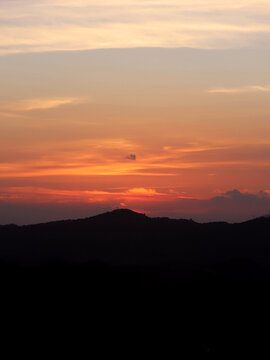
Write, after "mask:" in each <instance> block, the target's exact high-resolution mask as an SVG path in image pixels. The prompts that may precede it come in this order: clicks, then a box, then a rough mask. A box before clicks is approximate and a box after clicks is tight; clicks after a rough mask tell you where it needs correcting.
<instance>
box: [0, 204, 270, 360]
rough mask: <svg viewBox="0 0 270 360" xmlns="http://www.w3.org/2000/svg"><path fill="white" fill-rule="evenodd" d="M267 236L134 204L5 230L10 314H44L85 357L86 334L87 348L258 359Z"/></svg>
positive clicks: (265, 300)
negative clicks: (155, 213) (147, 211)
mask: <svg viewBox="0 0 270 360" xmlns="http://www.w3.org/2000/svg"><path fill="white" fill-rule="evenodd" d="M269 233H270V218H268V217H263V218H258V219H254V220H251V221H247V222H244V223H240V224H228V223H225V222H220V223H206V224H199V223H196V222H194V221H192V220H176V219H169V218H150V217H148V216H146V215H144V214H140V213H136V212H134V211H131V210H128V209H119V210H115V211H112V212H108V213H105V214H101V215H97V216H94V217H90V218H86V219H78V220H66V221H56V222H51V223H44V224H37V225H28V226H17V225H6V226H0V276H1V277H0V291H1V301H2V302H3V301H4V300H5V299H6V303H5V305H2V309H3V312H4V310H5V312H6V313H7V314H13V313H15V314H16V315H15V316H16V318H17V319H18V318H19V315H21V314H25V319H24V320H23V322H22V324H25V323H28V322H29V314H31V313H33V317H34V318H36V314H37V313H38V314H40V310H41V309H42V313H44V317H43V320H42V322H41V324H43V323H44V322H45V323H46V320H47V319H46V318H48V319H50V322H49V323H48V328H49V329H50V334H52V333H54V332H55V337H56V339H57V341H59V338H60V334H61V335H62V336H63V338H64V343H63V344H64V345H63V347H62V349H64V350H65V349H66V350H67V349H68V346H69V345H67V343H68V344H69V343H70V344H74V343H76V344H80V345H76V350H75V353H77V354H78V351H79V350H78V349H81V341H82V339H85V343H84V351H90V350H91V352H93V351H94V349H95V348H96V350H97V351H99V352H100V351H101V349H104V348H105V349H106V350H107V352H109V354H110V353H111V352H112V349H114V350H115V351H117V353H119V351H120V352H122V353H124V355H125V356H128V357H132V355H134V356H136V357H138V356H141V355H142V354H144V355H146V356H156V355H157V354H159V355H160V356H162V357H164V358H167V357H172V356H174V354H177V355H179V356H180V357H181V356H184V358H191V357H189V356H193V357H194V356H195V357H196V356H197V357H198V356H200V357H203V358H213V357H214V356H217V358H223V356H224V357H226V358H228V357H229V356H231V355H232V354H233V355H236V356H238V357H239V358H241V357H243V356H244V355H245V356H246V355H247V354H248V355H252V356H253V357H258V356H259V357H262V356H265V355H266V354H267V353H268V354H269V349H268V332H267V330H266V331H265V330H264V327H263V325H262V321H261V319H263V321H266V322H267V321H268V318H269V317H268V313H269V311H268V308H269V301H270V297H269V295H268V288H269V280H270V241H269ZM36 307H37V308H38V310H35V311H33V309H35V308H36ZM18 308H19V309H22V310H21V312H20V314H19V315H18V311H17V309H18ZM7 309H10V310H9V312H7ZM46 309H47V312H46ZM52 314H53V315H52ZM55 319H60V320H58V327H56V328H55V327H54V324H55ZM10 321H11V320H10V315H9V317H8V323H10ZM35 328H36V327H34V329H35ZM59 329H61V330H59ZM22 333H23V331H21V334H22ZM98 334H100V335H98ZM32 339H35V337H33V338H32ZM89 349H90V350H89ZM64 350H63V351H64Z"/></svg>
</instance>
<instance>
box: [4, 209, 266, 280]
mask: <svg viewBox="0 0 270 360" xmlns="http://www.w3.org/2000/svg"><path fill="white" fill-rule="evenodd" d="M269 230H270V219H269V218H268V217H262V218H258V219H254V220H251V221H247V222H244V223H240V224H228V223H205V224H199V223H196V222H194V221H192V220H176V219H169V218H149V217H147V216H146V215H145V214H140V213H136V212H134V211H131V210H128V209H118V210H114V211H112V212H108V213H104V214H101V215H97V216H93V217H90V218H86V219H78V220H66V221H56V222H51V223H44V224H37V225H28V226H16V225H7V226H1V227H0V238H1V241H0V260H2V261H4V262H8V263H13V264H24V265H39V264H46V263H48V262H51V261H56V262H57V261H61V262H66V263H69V264H70V263H75V264H83V263H86V262H89V261H95V262H101V263H104V264H108V265H117V266H147V267H154V266H156V267H160V266H162V267H169V268H174V269H176V270H177V271H178V272H181V271H182V272H183V273H185V274H186V275H187V274H189V275H190V276H191V274H193V275H194V274H195V273H196V274H197V275H198V276H203V275H206V274H208V275H209V274H213V275H215V274H216V273H217V271H218V272H219V271H221V269H223V270H222V272H224V269H225V268H226V266H227V267H228V276H235V277H237V276H248V277H249V276H253V275H254V276H256V275H257V273H253V270H255V269H256V271H258V269H261V271H262V272H265V274H267V273H268V271H269V267H270V261H269V260H270V243H269V241H268V234H269ZM236 264H239V266H238V270H237V269H236ZM240 264H241V266H240ZM248 266H249V267H250V270H248V269H247V267H248ZM229 268H231V269H232V270H230V269H229ZM230 271H232V274H230ZM245 272H246V273H245ZM260 275H261V273H260Z"/></svg>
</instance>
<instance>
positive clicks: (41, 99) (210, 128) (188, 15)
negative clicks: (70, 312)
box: [0, 0, 270, 224]
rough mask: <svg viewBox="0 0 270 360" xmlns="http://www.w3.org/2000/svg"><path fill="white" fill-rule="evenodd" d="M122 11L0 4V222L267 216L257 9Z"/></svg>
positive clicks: (265, 90) (240, 4) (269, 90)
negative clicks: (130, 214)
mask: <svg viewBox="0 0 270 360" xmlns="http://www.w3.org/2000/svg"><path fill="white" fill-rule="evenodd" d="M129 3H130V4H129V5H130V6H129V8H128V9H127V8H126V7H125V6H124V4H123V2H121V1H117V2H112V1H108V2H100V3H97V2H96V1H87V0H85V1H80V2H78V1H76V2H73V1H58V2H50V1H49V0H42V1H36V2H35V3H33V1H32V0H27V1H26V2H25V5H24V8H22V6H21V2H20V1H17V0H16V1H14V2H12V4H11V3H9V2H8V1H3V2H2V3H1V5H0V29H1V35H0V54H1V55H0V78H1V88H0V224H1V223H2V224H3V223H8V222H15V223H16V222H17V223H31V222H38V221H47V220H53V219H58V218H59V219H61V218H65V217H79V216H88V215H93V214H96V213H99V212H102V211H105V210H110V209H113V208H116V207H129V208H132V209H135V210H138V211H142V212H145V213H147V214H149V215H158V216H163V215H166V216H173V217H193V218H194V219H195V220H198V221H207V220H223V219H224V220H229V221H240V220H244V219H247V218H250V217H252V216H259V215H263V214H265V213H268V212H269V210H270V200H269V199H268V193H269V191H270V182H269V181H270V170H269V169H270V167H269V165H270V136H269V135H270V122H269V118H270V106H269V98H270V75H269V65H268V64H269V62H270V48H269V46H268V43H267V39H268V38H269V36H268V32H269V31H270V28H269V25H268V21H267V20H266V19H267V14H268V12H270V6H269V3H268V1H261V2H260V3H258V2H255V1H252V0H250V1H248V0H246V1H244V0H243V1H234V2H232V1H228V2H226V4H223V3H221V2H217V1H215V2H214V1H210V0H209V1H208V2H207V6H208V7H206V4H205V1H200V0H196V1H195V0H192V1H189V2H188V1H182V0H181V1H169V2H167V3H166V4H165V2H163V1H152V2H150V1H146V2H145V4H144V5H142V2H140V1H139V0H134V1H131V0H130V1H129ZM101 14H103V15H102V16H101ZM175 14H178V16H176V15H175ZM211 14H212V15H211ZM268 15H269V14H268ZM250 19H252V22H250V21H249V20H250ZM180 20H181V21H180ZM102 24H103V25H102ZM180 25H181V26H180ZM102 26H103V27H102ZM33 29H35V31H33ZM93 29H94V30H95V31H94V32H93V31H92V30H93ZM102 29H103V30H102ZM161 30H163V32H162V36H161ZM52 32H53V33H54V34H55V36H54V37H52V36H51V34H52ZM123 32H124V33H125V32H126V35H125V36H122V35H121V34H123ZM67 34H73V35H74V36H69V37H67V36H66V35H67ZM75 35H76V36H75ZM106 38H107V42H105V40H104V39H106ZM87 39H88V40H87ZM137 46H142V47H140V48H137ZM192 47H193V48H192ZM194 47H195V48H196V49H195V48H194ZM66 50H69V51H66ZM82 50H83V51H82ZM235 189H237V191H236V192H232V191H233V190H235Z"/></svg>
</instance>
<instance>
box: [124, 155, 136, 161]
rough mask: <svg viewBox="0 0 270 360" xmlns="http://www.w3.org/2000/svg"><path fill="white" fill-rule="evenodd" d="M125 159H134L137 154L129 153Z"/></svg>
mask: <svg viewBox="0 0 270 360" xmlns="http://www.w3.org/2000/svg"><path fill="white" fill-rule="evenodd" d="M126 159H128V160H133V161H135V160H136V159H137V156H136V155H135V154H129V155H128V156H127V157H126Z"/></svg>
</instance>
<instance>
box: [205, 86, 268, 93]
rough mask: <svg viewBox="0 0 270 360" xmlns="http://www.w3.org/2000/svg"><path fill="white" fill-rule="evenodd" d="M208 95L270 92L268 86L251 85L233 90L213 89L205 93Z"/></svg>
mask: <svg viewBox="0 0 270 360" xmlns="http://www.w3.org/2000/svg"><path fill="white" fill-rule="evenodd" d="M207 92H208V93H210V94H241V93H251V92H270V85H266V86H265V85H264V86H261V85H251V86H242V87H235V88H215V89H210V90H208V91H207Z"/></svg>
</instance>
